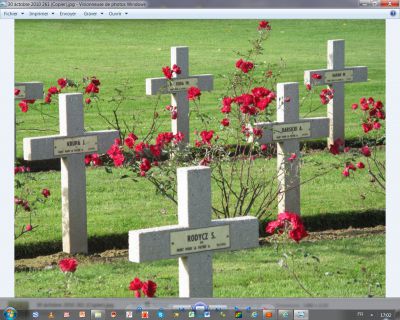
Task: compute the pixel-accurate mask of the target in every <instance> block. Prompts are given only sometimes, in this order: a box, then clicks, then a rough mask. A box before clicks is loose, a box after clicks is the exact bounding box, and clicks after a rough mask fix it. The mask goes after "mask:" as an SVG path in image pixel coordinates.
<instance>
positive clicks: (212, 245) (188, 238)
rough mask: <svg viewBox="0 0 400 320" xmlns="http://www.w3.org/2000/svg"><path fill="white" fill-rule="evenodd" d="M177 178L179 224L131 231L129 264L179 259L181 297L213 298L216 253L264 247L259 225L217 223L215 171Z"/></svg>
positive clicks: (181, 172) (182, 171) (192, 170)
mask: <svg viewBox="0 0 400 320" xmlns="http://www.w3.org/2000/svg"><path fill="white" fill-rule="evenodd" d="M177 174H178V219H179V224H178V225H173V226H167V227H158V228H152V229H143V230H134V231H130V232H129V260H130V261H132V262H136V263H140V262H145V261H155V260H162V259H172V258H179V296H180V297H212V294H213V270H212V256H213V252H216V251H227V250H229V251H231V250H242V249H249V248H256V247H258V245H259V242H258V234H259V229H258V228H259V227H258V220H257V218H255V217H251V216H246V217H238V218H231V219H220V220H211V211H212V209H211V170H210V168H209V167H204V166H198V167H188V168H179V169H178V170H177Z"/></svg>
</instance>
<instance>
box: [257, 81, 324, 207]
mask: <svg viewBox="0 0 400 320" xmlns="http://www.w3.org/2000/svg"><path fill="white" fill-rule="evenodd" d="M277 88H278V90H277V121H276V122H262V123H256V124H255V125H254V127H256V128H262V129H263V135H262V137H261V138H260V139H259V140H258V142H259V143H261V144H263V143H275V142H276V143H277V177H278V183H279V191H280V194H279V197H278V212H284V211H290V212H294V213H297V214H300V213H301V206H300V162H299V161H300V141H302V140H306V139H316V138H321V137H327V136H328V134H329V119H328V118H302V119H300V118H299V112H300V105H299V84H298V83H297V82H289V83H278V86H277ZM297 123H310V134H309V136H308V137H301V138H290V139H284V140H274V139H273V128H274V126H275V125H278V124H297ZM292 154H296V157H297V158H296V159H294V160H289V158H290V156H291V155H292Z"/></svg>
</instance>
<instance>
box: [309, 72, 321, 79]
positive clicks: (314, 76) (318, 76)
mask: <svg viewBox="0 0 400 320" xmlns="http://www.w3.org/2000/svg"><path fill="white" fill-rule="evenodd" d="M311 78H313V79H317V80H320V79H322V76H321V75H320V74H319V73H313V75H312V76H311Z"/></svg>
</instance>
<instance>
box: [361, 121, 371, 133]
mask: <svg viewBox="0 0 400 320" xmlns="http://www.w3.org/2000/svg"><path fill="white" fill-rule="evenodd" d="M361 127H362V129H363V130H364V133H368V132H370V131H371V130H372V129H373V125H372V123H369V122H368V123H365V122H364V123H362V124H361Z"/></svg>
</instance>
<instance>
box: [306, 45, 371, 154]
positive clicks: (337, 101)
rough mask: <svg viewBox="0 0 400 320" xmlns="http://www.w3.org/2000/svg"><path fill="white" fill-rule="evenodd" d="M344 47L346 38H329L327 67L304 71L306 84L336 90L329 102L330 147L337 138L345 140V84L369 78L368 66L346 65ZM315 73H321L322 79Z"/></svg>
mask: <svg viewBox="0 0 400 320" xmlns="http://www.w3.org/2000/svg"><path fill="white" fill-rule="evenodd" d="M344 47H345V41H344V40H329V41H328V67H327V69H320V70H309V71H305V72H304V83H305V84H311V86H321V85H328V88H330V89H333V90H334V96H333V99H332V100H331V101H330V102H329V104H328V118H329V119H330V129H329V137H328V147H329V146H330V145H331V144H334V142H335V141H336V140H337V139H340V140H342V141H343V142H344V141H345V122H344V121H345V109H344V84H345V83H354V82H365V81H367V80H368V67H345V59H344V57H345V50H344ZM314 75H320V79H317V78H315V76H314ZM317 77H318V76H317Z"/></svg>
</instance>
